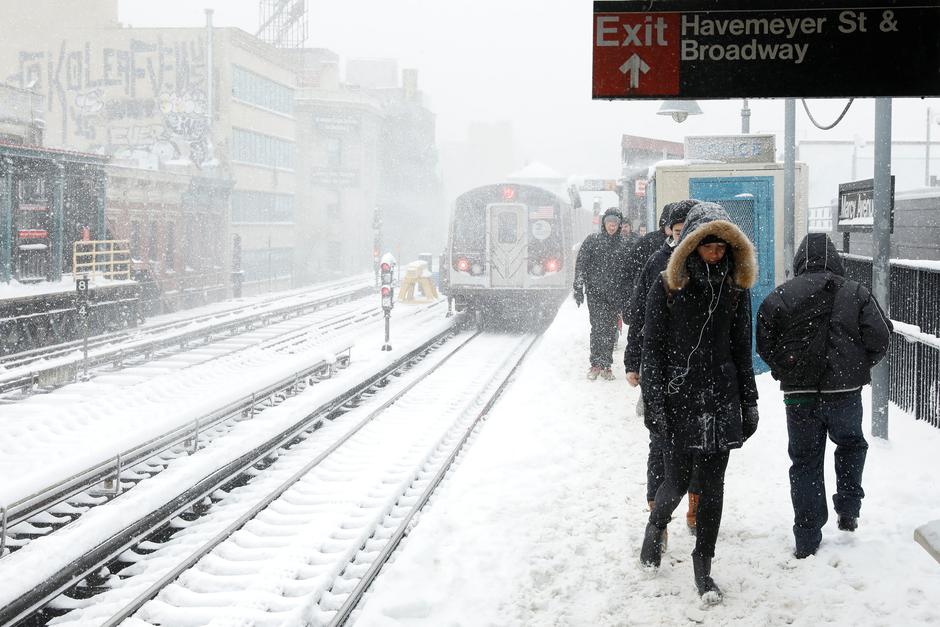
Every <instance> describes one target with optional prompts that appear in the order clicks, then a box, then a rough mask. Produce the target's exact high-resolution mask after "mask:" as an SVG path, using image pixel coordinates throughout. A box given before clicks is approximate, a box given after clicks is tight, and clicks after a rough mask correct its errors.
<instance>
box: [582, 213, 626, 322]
mask: <svg viewBox="0 0 940 627" xmlns="http://www.w3.org/2000/svg"><path fill="white" fill-rule="evenodd" d="M601 228H603V224H602V225H601ZM626 258H627V247H626V245H625V244H624V241H623V238H622V237H620V233H614V234H613V235H608V234H607V232H606V231H601V232H600V233H592V234H591V235H588V236H587V237H586V238H585V239H584V242H582V244H581V249H580V250H578V259H577V261H576V262H575V270H574V276H575V279H574V288H575V289H576V290H577V289H578V287H579V286H583V287H584V291H585V293H586V294H587V297H588V300H592V301H594V302H599V301H603V302H606V303H609V304H610V305H612V306H613V307H614V308H615V309H616V310H617V311H618V312H619V311H621V309H622V308H623V304H624V294H625V292H626V287H627V283H628V281H627V275H626V273H625V268H626V260H627V259H626Z"/></svg>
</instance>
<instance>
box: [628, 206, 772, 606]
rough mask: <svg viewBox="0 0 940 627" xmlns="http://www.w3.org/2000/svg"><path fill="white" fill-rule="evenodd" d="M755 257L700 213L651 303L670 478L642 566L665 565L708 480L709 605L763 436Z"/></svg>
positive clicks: (648, 398)
mask: <svg viewBox="0 0 940 627" xmlns="http://www.w3.org/2000/svg"><path fill="white" fill-rule="evenodd" d="M756 280H757V262H756V259H755V256H754V247H753V245H752V244H751V242H750V240H748V238H747V236H746V235H744V233H743V232H742V231H741V230H740V229H739V228H738V227H737V226H735V224H734V223H733V222H731V219H730V218H729V217H728V214H727V213H726V212H725V210H724V209H723V208H722V207H721V206H720V205H716V204H714V203H700V204H698V205H696V206H695V207H693V208H692V210H691V211H690V212H689V215H688V218H686V221H685V226H684V228H683V229H682V237H681V238H680V240H679V244H678V245H677V246H676V248H675V250H674V251H673V253H672V256H671V257H670V258H669V263H668V265H667V267H666V271H665V272H664V273H663V274H662V279H661V280H660V281H659V283H654V284H653V286H652V287H651V288H650V291H649V293H648V295H647V300H646V302H647V305H646V318H645V321H644V331H643V360H642V365H641V378H642V381H643V400H644V402H645V403H646V412H645V415H644V419H645V420H644V421H645V422H646V426H647V427H648V428H649V429H650V431H654V432H656V433H658V434H659V435H660V436H661V437H662V438H663V440H664V441H665V447H664V448H665V460H666V465H665V468H666V471H665V477H664V479H663V482H662V484H661V485H660V486H659V489H658V490H657V491H656V499H655V504H654V506H653V511H651V512H650V517H649V523H648V524H647V525H646V531H645V533H644V536H643V546H642V548H641V550H640V562H641V564H643V565H644V566H646V567H649V568H657V567H659V564H660V559H661V558H660V554H661V551H662V540H663V531H664V530H665V529H666V525H667V524H668V523H669V519H670V517H671V516H672V513H673V511H674V510H675V509H676V506H678V505H679V502H680V501H681V500H682V497H683V496H684V495H685V493H686V491H687V490H688V487H689V481H690V477H691V474H692V466H693V464H694V463H697V464H698V466H699V473H700V486H699V487H700V489H701V494H700V496H699V505H698V516H697V517H696V538H695V549H694V550H693V551H692V566H693V572H694V576H695V585H696V588H697V589H698V593H699V595H701V597H702V599H703V600H704V601H706V602H708V603H717V602H720V601H721V599H722V592H721V590H720V589H719V587H718V586H717V585H716V584H715V582H714V580H713V579H712V577H711V561H712V557H713V556H714V555H715V542H716V540H717V538H718V528H719V526H720V524H721V510H722V504H723V501H724V479H725V469H726V468H727V465H728V457H729V454H730V451H731V449H734V448H739V447H740V446H741V445H742V444H743V443H744V441H745V440H746V439H747V438H749V437H750V436H751V435H753V433H754V431H755V430H756V429H757V422H758V414H757V387H756V385H755V383H754V371H753V369H752V366H751V307H750V302H751V298H750V288H751V287H752V286H753V285H754V283H755V282H756Z"/></svg>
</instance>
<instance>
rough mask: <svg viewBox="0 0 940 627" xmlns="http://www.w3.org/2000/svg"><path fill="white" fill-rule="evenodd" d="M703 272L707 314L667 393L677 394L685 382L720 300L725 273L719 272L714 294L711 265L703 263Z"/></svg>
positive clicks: (669, 384)
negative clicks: (705, 283)
mask: <svg viewBox="0 0 940 627" xmlns="http://www.w3.org/2000/svg"><path fill="white" fill-rule="evenodd" d="M705 273H706V275H707V276H708V280H707V281H706V282H707V283H708V290H709V292H710V294H709V297H708V315H707V316H706V317H705V322H703V323H702V328H701V329H699V332H698V341H697V342H695V346H694V347H693V348H692V351H691V352H690V353H689V357H688V358H687V359H686V360H685V369H684V370H683V372H681V373H680V374H677V375H676V376H674V377H673V378H672V379H670V381H669V383H667V384H666V393H667V394H677V393H678V392H679V390H681V389H682V384H683V383H684V382H685V377H686V376H687V375H688V374H689V371H690V370H691V369H692V355H694V354H695V351H697V350H698V347H699V346H701V344H702V336H703V335H704V334H705V327H707V326H708V321H709V320H711V319H712V314H713V313H714V312H715V310H716V309H718V302H719V301H720V300H721V290H723V289H724V287H725V273H722V274H721V283H720V284H719V285H718V294H717V295H716V294H715V288H714V287H712V281H711V274H712V273H711V267H710V266H709V265H708V264H707V263H706V264H705Z"/></svg>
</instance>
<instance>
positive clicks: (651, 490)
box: [646, 431, 702, 501]
mask: <svg viewBox="0 0 940 627" xmlns="http://www.w3.org/2000/svg"><path fill="white" fill-rule="evenodd" d="M666 446H667V440H666V439H665V438H663V436H661V435H659V434H658V433H653V432H652V431H650V452H649V456H648V457H647V458H646V500H647V501H655V500H656V492H657V490H659V486H660V485H662V483H663V479H664V478H665V476H666ZM697 459H698V457H697V456H696V457H695V460H693V463H692V478H691V479H690V480H689V492H692V493H693V494H701V493H702V487H701V482H702V479H701V474H702V473H701V471H700V470H699V465H698V462H697Z"/></svg>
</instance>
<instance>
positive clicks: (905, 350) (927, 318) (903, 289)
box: [843, 255, 940, 428]
mask: <svg viewBox="0 0 940 627" xmlns="http://www.w3.org/2000/svg"><path fill="white" fill-rule="evenodd" d="M843 263H844V265H845V270H846V277H847V278H849V279H853V280H855V281H858V282H859V283H862V284H863V285H865V286H866V287H868V288H869V289H870V288H871V276H872V263H871V258H869V257H862V256H860V255H843ZM888 285H889V297H888V298H889V300H890V304H889V313H890V316H891V319H892V320H896V321H898V322H901V323H903V326H902V325H895V326H896V328H895V329H894V333H893V334H892V336H891V345H890V347H889V349H888V358H889V360H890V361H889V363H890V368H889V369H890V372H891V382H890V399H891V402H893V403H894V404H895V405H897V406H898V407H900V408H901V409H903V410H904V411H907V412H911V413H912V414H914V418H916V419H917V420H924V421H927V422H929V423H930V424H932V425H933V426H935V427H938V428H940V339H937V338H938V336H940V270H933V269H931V268H925V267H918V266H916V265H914V264H910V263H903V262H892V263H891V266H890V272H889V276H888ZM910 327H917V328H916V329H913V328H910Z"/></svg>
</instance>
